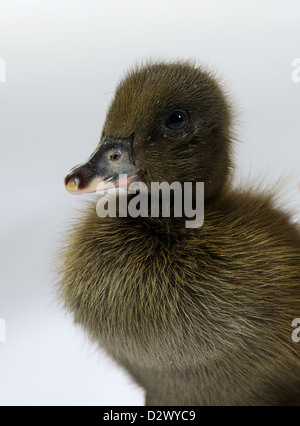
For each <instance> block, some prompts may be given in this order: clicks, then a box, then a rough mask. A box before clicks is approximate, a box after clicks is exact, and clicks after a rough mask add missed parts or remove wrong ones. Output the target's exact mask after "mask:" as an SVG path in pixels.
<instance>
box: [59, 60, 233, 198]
mask: <svg viewBox="0 0 300 426" xmlns="http://www.w3.org/2000/svg"><path fill="white" fill-rule="evenodd" d="M230 140H231V108H230V104H229V102H228V100H227V98H226V95H225V94H224V92H223V90H222V88H221V86H220V85H219V84H218V83H217V81H216V79H215V77H214V76H213V74H211V73H209V72H207V71H205V70H203V69H201V68H198V67H196V66H194V65H193V64H192V63H190V62H176V63H148V64H146V65H144V66H140V67H136V68H134V69H133V70H131V71H130V72H129V73H128V74H127V76H126V77H125V79H124V80H123V81H121V82H120V84H119V85H118V87H117V90H116V93H115V97H114V100H113V101H112V104H111V106H110V108H109V110H108V113H107V117H106V121H105V124H104V127H103V131H102V136H101V139H100V143H99V145H98V146H97V148H96V150H95V151H94V153H93V154H92V155H91V157H90V158H89V159H88V161H87V162H85V163H84V164H80V165H78V166H76V167H74V168H73V169H72V170H71V171H70V172H69V174H68V175H67V176H66V178H65V185H66V187H67V190H68V191H69V192H70V193H73V194H80V193H83V192H94V191H96V190H97V189H98V190H101V189H109V188H113V187H121V186H128V185H129V184H130V183H131V182H133V181H137V180H140V181H142V182H144V183H146V185H147V186H150V184H151V182H168V183H170V184H171V183H172V182H181V183H183V182H204V184H205V199H209V198H211V197H213V196H215V195H216V194H218V193H219V192H220V191H221V190H222V188H223V187H224V185H225V184H226V182H227V180H228V176H229V170H230V145H231V143H230ZM120 175H123V178H122V179H120V178H119V176H120ZM125 175H126V176H125ZM124 176H125V178H124Z"/></svg>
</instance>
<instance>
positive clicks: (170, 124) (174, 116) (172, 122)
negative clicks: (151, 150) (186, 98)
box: [166, 109, 187, 130]
mask: <svg viewBox="0 0 300 426" xmlns="http://www.w3.org/2000/svg"><path fill="white" fill-rule="evenodd" d="M186 121H187V119H186V115H185V113H184V112H183V111H181V110H180V109H177V110H176V111H173V112H172V113H171V114H170V115H169V117H168V118H167V120H166V127H167V128H168V129H172V130H180V129H182V128H183V127H184V126H185V124H186Z"/></svg>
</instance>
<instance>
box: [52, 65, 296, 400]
mask: <svg viewBox="0 0 300 426" xmlns="http://www.w3.org/2000/svg"><path fill="white" fill-rule="evenodd" d="M174 111H175V118H174ZM176 111H177V112H176ZM178 111H179V113H178ZM172 114H173V115H172ZM170 117H171V118H170ZM172 120H173V121H172ZM174 121H175V124H174ZM231 121H232V112H231V108H230V103H229V102H228V100H227V97H226V96H225V95H224V93H223V91H222V89H221V86H220V85H219V84H218V83H217V82H216V79H215V77H214V76H213V75H212V74H210V73H208V72H207V71H204V70H201V69H199V68H197V67H195V66H194V65H193V64H191V63H188V62H180V63H170V64H169V63H157V64H151V63H149V64H146V65H145V66H142V67H140V68H135V69H134V70H133V71H131V72H130V73H129V74H128V75H127V76H126V78H125V79H124V80H123V81H122V82H121V83H120V85H119V86H118V88H117V91H116V94H115V99H114V100H113V102H112V104H111V107H110V109H109V111H108V115H107V118H106V122H105V125H104V129H103V134H102V138H101V140H102V142H101V143H100V144H99V147H98V151H97V152H99V153H100V154H99V153H98V154H97V153H96V154H93V155H94V157H95V156H97V157H95V158H96V159H94V157H91V159H90V162H89V163H86V164H85V165H80V166H78V167H77V168H75V169H73V170H72V172H71V173H70V174H69V175H68V177H67V178H66V185H67V186H68V187H69V190H70V191H72V190H73V188H75V189H78V190H79V189H82V190H86V188H88V187H89V185H90V184H91V181H92V179H94V174H95V168H96V167H98V164H99V161H100V160H99V158H100V157H101V158H100V159H101V161H102V160H103V157H105V156H106V150H107V148H105V147H106V146H107V145H105V144H108V145H109V146H110V147H112V146H113V147H114V149H115V144H116V143H119V142H118V141H120V140H122V141H124V140H126V141H127V142H126V144H127V145H126V146H127V148H126V149H127V151H126V149H125V151H126V153H127V154H128V158H129V160H130V164H131V166H130V167H131V168H132V167H136V170H138V172H137V174H136V175H135V176H137V177H138V178H139V179H140V180H141V181H143V182H145V183H146V184H147V185H148V186H149V187H150V184H151V182H154V181H155V182H161V181H167V182H169V183H171V182H173V181H179V182H186V181H199V182H204V185H205V216H204V223H203V226H202V227H199V228H186V227H185V219H184V218H176V217H172V215H171V217H169V218H168V217H158V218H154V217H152V218H151V217H137V218H133V217H106V218H100V217H99V216H98V215H97V213H96V201H97V199H96V201H95V202H92V203H91V204H90V206H89V207H88V208H87V209H86V210H85V211H84V212H83V214H82V216H81V217H80V219H79V220H78V221H77V223H76V224H75V225H73V226H72V228H71V230H70V232H69V235H68V238H67V242H66V247H65V248H64V250H63V256H62V267H61V275H60V291H61V295H62V298H63V300H64V302H65V305H66V307H67V308H68V309H69V310H70V311H72V312H73V314H74V319H75V321H76V322H77V323H79V324H80V325H81V326H82V327H83V328H84V329H85V330H86V331H87V332H88V334H89V335H90V337H91V338H92V339H93V340H95V341H97V342H98V343H99V344H100V345H101V347H102V348H104V349H105V350H106V351H107V353H108V354H110V355H111V356H112V358H113V359H114V360H116V361H117V362H118V363H119V364H120V365H121V366H123V367H124V368H125V369H126V370H127V371H128V372H129V373H130V374H131V376H132V377H133V379H134V380H135V381H136V382H137V383H138V384H139V385H141V386H142V387H143V388H144V389H145V392H146V404H147V405H279V404H299V403H300V346H299V345H300V343H299V344H298V345H297V343H295V342H293V341H292V338H291V333H292V330H293V329H292V326H291V323H292V320H293V319H294V318H297V317H300V231H299V227H297V226H296V225H295V224H292V223H291V220H290V217H289V215H288V214H286V213H283V212H282V211H280V210H279V209H278V208H276V207H275V206H274V202H273V198H272V196H271V195H269V194H259V193H257V194H256V193H255V192H254V191H253V190H248V191H246V190H235V189H233V188H232V186H231V183H230V182H231V181H230V168H231V155H230V152H231V148H232V147H231V145H232V132H231ZM170 123H171V124H170ZM103 141H104V142H103ZM111 144H114V145H111ZM129 145H130V146H129ZM118 146H119V145H118ZM103 147H104V148H103ZM122 149H123V148H122ZM122 149H121V154H122V155H123V154H124V152H125V151H124V152H123V151H122ZM111 152H112V150H110V151H109V153H110V154H109V155H110V157H109V158H110V161H115V157H114V158H113V157H112V156H111V155H112V154H111ZM119 154H120V153H119ZM130 156H131V157H130ZM107 158H108V157H107ZM112 158H113V160H112ZM126 158H127V157H126ZM126 161H127V160H126ZM91 163H92V164H93V167H91V166H90V164H91ZM126 164H127V163H126ZM99 167H100V166H99ZM101 167H102V166H101ZM103 167H104V166H103ZM105 167H106V166H105ZM122 167H123V166H122ZM126 167H127V166H126ZM105 170H106V169H105ZM132 170H133V169H132ZM107 173H108V172H107ZM92 175H93V176H92ZM96 175H97V176H98V177H99V175H100V171H99V170H97V173H96ZM102 175H103V176H102V177H105V179H104V181H105V182H106V180H109V176H108V175H107V174H106V175H105V173H104V172H103V173H102ZM104 175H105V176H104ZM107 178H108V179H107Z"/></svg>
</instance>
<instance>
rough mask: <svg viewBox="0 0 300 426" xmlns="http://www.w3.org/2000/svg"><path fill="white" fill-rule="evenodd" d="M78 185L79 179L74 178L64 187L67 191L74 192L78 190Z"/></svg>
mask: <svg viewBox="0 0 300 426" xmlns="http://www.w3.org/2000/svg"><path fill="white" fill-rule="evenodd" d="M78 185H79V179H78V178H74V179H71V180H70V181H69V182H68V183H67V185H66V187H67V190H68V191H72V192H76V191H78Z"/></svg>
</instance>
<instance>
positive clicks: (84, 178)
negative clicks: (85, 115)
mask: <svg viewBox="0 0 300 426" xmlns="http://www.w3.org/2000/svg"><path fill="white" fill-rule="evenodd" d="M132 142H133V136H131V137H129V138H127V139H113V138H108V137H107V136H105V135H104V136H103V138H102V140H101V142H100V144H99V145H98V147H97V148H96V150H95V151H94V152H93V154H92V155H91V156H90V158H89V159H88V160H87V161H86V162H85V163H82V164H79V165H77V166H75V167H73V169H71V170H70V172H69V173H68V174H67V176H66V177H65V186H66V189H67V191H68V192H69V193H70V194H84V193H91V192H96V191H104V190H106V189H112V188H118V187H127V186H129V185H130V184H131V183H132V182H135V181H137V180H139V179H140V176H141V171H140V170H139V169H138V168H137V167H136V166H135V165H134V163H133V160H132ZM120 175H122V177H121V179H120ZM124 175H125V176H124Z"/></svg>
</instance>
